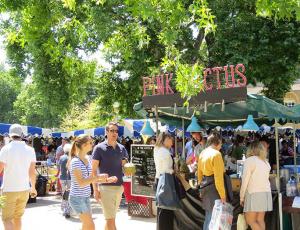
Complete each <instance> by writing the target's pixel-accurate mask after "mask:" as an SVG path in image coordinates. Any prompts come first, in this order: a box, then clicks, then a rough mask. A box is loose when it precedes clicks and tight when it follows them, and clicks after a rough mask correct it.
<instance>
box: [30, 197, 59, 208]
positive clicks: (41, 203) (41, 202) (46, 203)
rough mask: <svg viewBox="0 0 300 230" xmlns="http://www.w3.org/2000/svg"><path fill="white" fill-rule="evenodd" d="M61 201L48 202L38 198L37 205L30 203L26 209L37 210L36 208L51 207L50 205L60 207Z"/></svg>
mask: <svg viewBox="0 0 300 230" xmlns="http://www.w3.org/2000/svg"><path fill="white" fill-rule="evenodd" d="M60 204H61V201H60V200H50V199H49V200H48V199H44V197H38V198H37V199H36V203H30V204H27V205H26V208H36V207H41V206H49V205H60Z"/></svg>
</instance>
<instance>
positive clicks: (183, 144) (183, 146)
mask: <svg viewBox="0 0 300 230" xmlns="http://www.w3.org/2000/svg"><path fill="white" fill-rule="evenodd" d="M184 139H185V134H184V119H183V118H182V158H183V159H184V160H185V140H184Z"/></svg>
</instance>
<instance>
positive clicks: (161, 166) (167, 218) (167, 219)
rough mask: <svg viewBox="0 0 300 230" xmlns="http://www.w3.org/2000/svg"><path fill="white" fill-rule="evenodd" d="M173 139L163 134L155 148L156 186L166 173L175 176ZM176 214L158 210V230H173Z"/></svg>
mask: <svg viewBox="0 0 300 230" xmlns="http://www.w3.org/2000/svg"><path fill="white" fill-rule="evenodd" d="M172 145H173V137H172V135H171V134H169V133H165V132H161V133H160V134H159V135H158V138H157V140H156V143H155V147H154V163H155V169H156V176H155V178H156V186H157V184H158V181H159V178H160V175H162V174H164V173H168V174H173V173H174V169H173V158H172V155H171V151H170V149H171V147H172ZM173 220H174V212H173V211H172V210H168V209H163V208H157V228H156V229H157V230H164V229H173Z"/></svg>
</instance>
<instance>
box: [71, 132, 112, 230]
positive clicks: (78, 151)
mask: <svg viewBox="0 0 300 230" xmlns="http://www.w3.org/2000/svg"><path fill="white" fill-rule="evenodd" d="M92 147H93V140H92V138H91V137H90V136H88V135H85V134H81V135H79V136H78V137H77V138H75V140H74V142H73V143H72V147H71V150H70V152H69V164H68V168H69V171H70V174H71V189H70V195H69V203H70V206H71V207H72V209H73V210H74V211H75V212H76V213H77V214H78V215H79V218H80V220H81V222H82V230H95V224H94V221H93V219H92V214H91V204H90V196H91V187H90V184H91V183H93V182H98V183H99V182H100V183H101V182H102V183H110V178H109V177H108V175H107V174H100V175H97V176H92V166H91V162H89V160H88V157H87V153H88V152H89V151H91V150H92Z"/></svg>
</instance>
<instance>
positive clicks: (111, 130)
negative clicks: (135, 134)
mask: <svg viewBox="0 0 300 230" xmlns="http://www.w3.org/2000/svg"><path fill="white" fill-rule="evenodd" d="M108 131H109V132H110V133H119V130H117V129H110V130H108Z"/></svg>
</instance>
